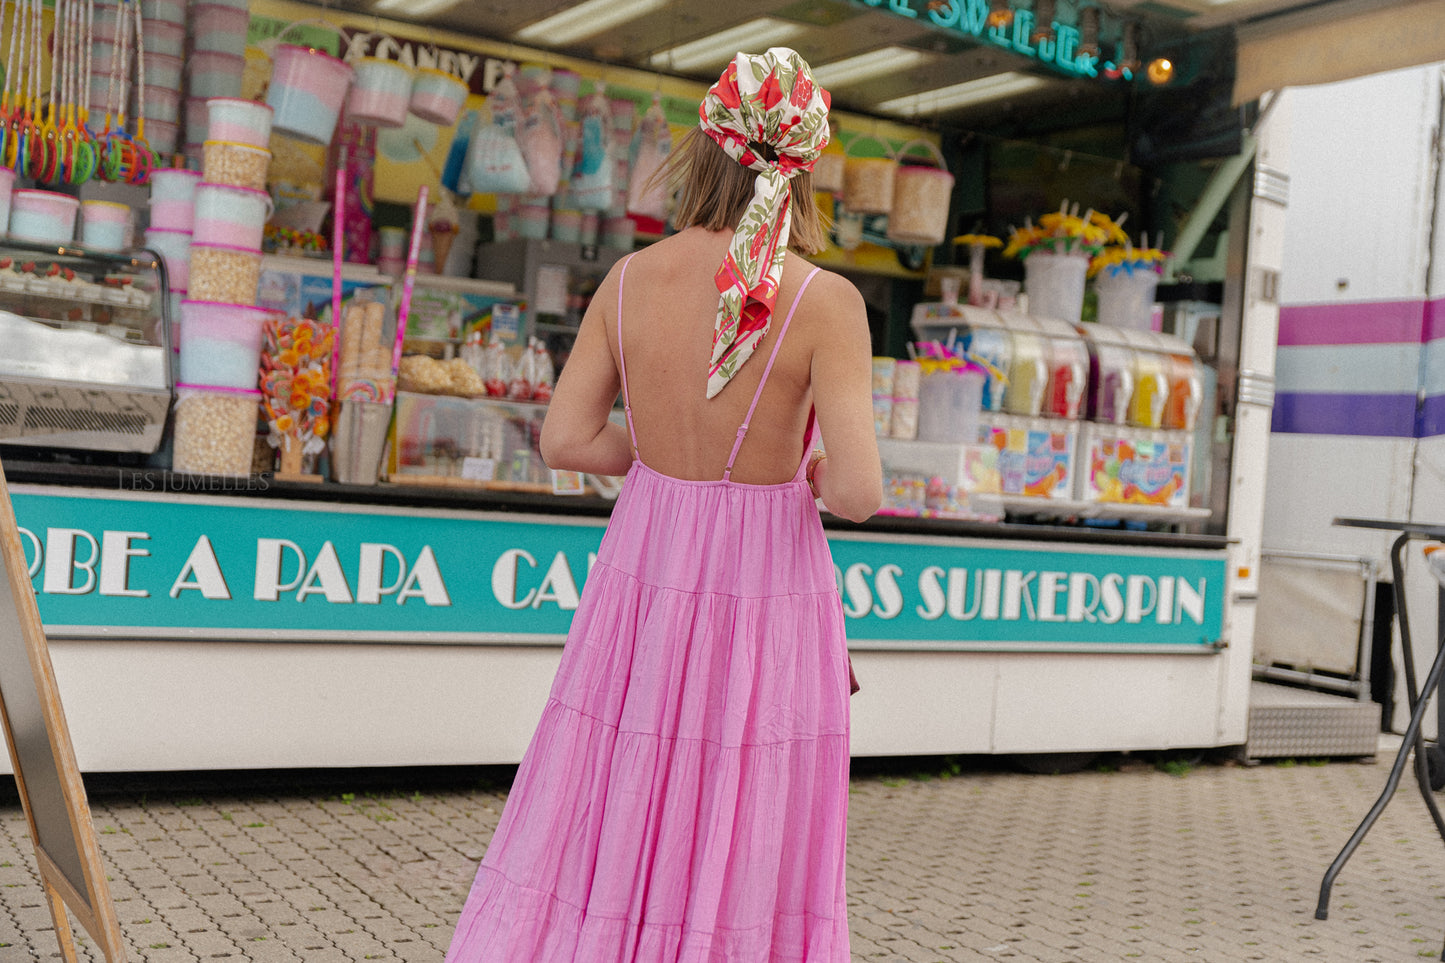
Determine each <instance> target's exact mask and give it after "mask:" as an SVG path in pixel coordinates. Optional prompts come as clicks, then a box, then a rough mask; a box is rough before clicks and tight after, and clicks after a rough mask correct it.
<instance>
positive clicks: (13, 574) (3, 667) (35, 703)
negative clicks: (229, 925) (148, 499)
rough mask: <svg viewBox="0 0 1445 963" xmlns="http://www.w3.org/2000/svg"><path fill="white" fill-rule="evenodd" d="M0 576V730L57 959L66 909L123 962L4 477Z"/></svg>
mask: <svg viewBox="0 0 1445 963" xmlns="http://www.w3.org/2000/svg"><path fill="white" fill-rule="evenodd" d="M0 576H3V577H0V722H3V724H4V728H5V743H6V746H7V747H8V748H9V750H10V763H11V765H12V766H14V772H15V784H16V787H17V788H18V789H19V790H20V802H21V804H22V805H23V806H24V807H25V818H26V820H27V821H28V822H29V824H30V838H31V840H33V841H34V843H35V861H36V864H37V866H38V867H39V870H40V878H41V882H42V883H43V885H44V887H45V895H46V904H47V905H48V906H49V908H50V915H51V918H52V919H53V920H54V922H55V935H56V938H57V939H58V940H59V941H60V951H61V953H62V954H63V956H64V957H65V959H66V960H67V961H71V963H74V961H75V960H76V954H75V940H74V936H73V935H72V933H71V929H70V923H69V920H68V918H67V916H66V912H65V911H66V908H67V907H68V908H69V909H70V912H71V913H73V914H74V915H75V918H76V919H77V920H79V921H80V924H81V925H82V926H84V927H85V929H86V931H87V932H88V933H90V935H91V938H92V939H94V940H95V942H96V945H97V946H98V947H99V948H100V949H101V951H102V952H103V953H104V954H105V958H106V960H107V963H123V961H124V960H125V945H124V943H123V942H122V941H121V937H120V927H119V925H118V924H117V922H116V917H115V905H114V904H113V903H112V902H111V899H110V886H109V884H107V882H106V877H105V867H104V866H103V865H102V864H101V861H100V846H99V845H98V844H97V842H96V838H95V825H94V824H93V823H92V822H91V818H90V803H89V801H88V800H87V799H86V795H85V784H84V782H82V781H81V778H80V770H79V768H77V766H76V764H75V749H74V747H73V746H72V745H71V742H70V730H69V728H67V726H66V724H65V712H64V710H63V709H62V708H61V705H60V693H59V691H58V689H57V688H56V685H55V670H54V669H53V668H52V666H51V664H50V650H49V648H48V647H47V645H46V641H45V629H44V628H43V626H42V625H41V624H40V613H39V611H38V610H37V609H36V607H35V591H34V589H33V588H32V587H31V584H30V576H29V573H28V571H27V568H26V564H25V550H24V548H23V546H22V545H21V542H20V531H19V527H18V526H17V524H16V522H15V511H14V509H13V508H12V507H11V504H10V489H9V486H7V485H6V483H5V472H4V470H3V469H0Z"/></svg>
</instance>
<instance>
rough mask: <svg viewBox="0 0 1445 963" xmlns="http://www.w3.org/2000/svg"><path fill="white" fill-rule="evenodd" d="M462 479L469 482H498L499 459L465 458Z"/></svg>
mask: <svg viewBox="0 0 1445 963" xmlns="http://www.w3.org/2000/svg"><path fill="white" fill-rule="evenodd" d="M462 477H463V478H465V479H466V480H467V481H496V479H497V459H495V458H463V459H462Z"/></svg>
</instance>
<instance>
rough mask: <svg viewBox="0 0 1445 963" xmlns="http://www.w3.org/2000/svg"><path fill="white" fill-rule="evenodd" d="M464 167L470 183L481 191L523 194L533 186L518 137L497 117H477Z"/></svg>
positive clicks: (474, 188)
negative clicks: (518, 143) (498, 121)
mask: <svg viewBox="0 0 1445 963" xmlns="http://www.w3.org/2000/svg"><path fill="white" fill-rule="evenodd" d="M464 166H465V170H466V178H467V182H468V184H469V185H470V186H471V189H472V190H473V191H474V192H476V193H479V194H522V193H525V192H526V191H527V190H528V189H530V188H531V186H532V177H531V174H529V173H528V171H527V161H526V159H525V158H523V156H522V149H521V148H520V147H518V146H517V138H516V137H514V136H513V135H512V133H511V132H510V131H508V130H507V129H506V128H505V127H503V126H502V125H501V124H499V123H497V121H496V118H495V117H493V118H492V119H491V120H483V119H482V118H478V120H477V126H476V129H475V130H473V131H472V139H471V143H469V144H468V145H467V161H466V164H465V165H464Z"/></svg>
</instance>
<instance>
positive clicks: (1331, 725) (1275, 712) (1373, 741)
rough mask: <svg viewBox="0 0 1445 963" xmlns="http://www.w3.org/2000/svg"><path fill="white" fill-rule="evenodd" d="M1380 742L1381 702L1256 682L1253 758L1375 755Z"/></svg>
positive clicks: (1248, 750) (1248, 752)
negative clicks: (1362, 700) (1363, 700)
mask: <svg viewBox="0 0 1445 963" xmlns="http://www.w3.org/2000/svg"><path fill="white" fill-rule="evenodd" d="M1379 743H1380V706H1379V704H1378V703H1375V702H1360V701H1359V700H1357V699H1350V698H1346V697H1344V696H1339V695H1330V694H1328V693H1324V692H1313V691H1311V690H1309V689H1299V688H1295V687H1293V686H1284V685H1271V684H1270V683H1268V682H1251V683H1250V687H1249V737H1248V742H1247V743H1246V744H1245V747H1244V754H1245V756H1246V757H1248V758H1250V759H1275V758H1280V757H1285V756H1289V757H1298V758H1311V757H1325V756H1373V755H1375V754H1376V753H1377V752H1378V750H1379Z"/></svg>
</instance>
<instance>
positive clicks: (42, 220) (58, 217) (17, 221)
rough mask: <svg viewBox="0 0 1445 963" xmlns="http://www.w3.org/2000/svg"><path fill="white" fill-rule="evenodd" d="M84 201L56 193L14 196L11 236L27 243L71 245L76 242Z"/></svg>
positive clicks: (16, 193)
mask: <svg viewBox="0 0 1445 963" xmlns="http://www.w3.org/2000/svg"><path fill="white" fill-rule="evenodd" d="M79 209H80V201H79V200H78V199H77V198H74V197H71V196H70V195H69V194H60V193H57V192H56V191H36V190H19V191H13V192H12V193H11V195H10V234H11V236H12V237H17V238H20V239H21V240H26V241H40V242H42V243H49V244H69V243H70V242H71V241H73V240H74V239H75V213H76V211H77V210H79Z"/></svg>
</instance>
